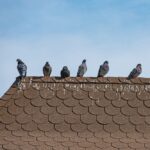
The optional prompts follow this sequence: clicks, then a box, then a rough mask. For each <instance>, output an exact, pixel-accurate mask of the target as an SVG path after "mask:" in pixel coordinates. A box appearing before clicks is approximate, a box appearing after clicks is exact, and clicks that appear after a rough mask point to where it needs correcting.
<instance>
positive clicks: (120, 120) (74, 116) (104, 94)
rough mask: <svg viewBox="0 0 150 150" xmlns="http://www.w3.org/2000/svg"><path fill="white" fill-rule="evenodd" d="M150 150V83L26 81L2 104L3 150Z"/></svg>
mask: <svg viewBox="0 0 150 150" xmlns="http://www.w3.org/2000/svg"><path fill="white" fill-rule="evenodd" d="M1 149H2V150H3V149H6V150H150V79H146V78H138V79H133V80H131V81H128V80H126V79H125V78H115V77H109V78H88V77H84V78H75V77H70V78H66V79H60V78H58V77H50V78H42V77H26V78H25V79H23V80H22V81H21V82H20V83H18V84H16V83H14V84H13V85H12V86H11V88H10V89H9V90H8V91H7V92H6V93H5V94H4V96H3V97H2V98H1V100H0V150H1Z"/></svg>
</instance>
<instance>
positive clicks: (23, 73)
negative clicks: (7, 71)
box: [16, 59, 27, 78]
mask: <svg viewBox="0 0 150 150" xmlns="http://www.w3.org/2000/svg"><path fill="white" fill-rule="evenodd" d="M16 61H17V62H18V65H17V69H18V72H19V74H20V77H21V78H23V77H26V75H27V66H26V64H25V63H24V62H23V61H22V60H21V59H17V60H16Z"/></svg>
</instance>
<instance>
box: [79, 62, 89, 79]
mask: <svg viewBox="0 0 150 150" xmlns="http://www.w3.org/2000/svg"><path fill="white" fill-rule="evenodd" d="M86 71H87V66H86V60H85V59H84V60H83V61H82V64H81V65H80V66H79V68H78V72H77V77H83V75H84V74H85V73H86Z"/></svg>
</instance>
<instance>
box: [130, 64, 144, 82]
mask: <svg viewBox="0 0 150 150" xmlns="http://www.w3.org/2000/svg"><path fill="white" fill-rule="evenodd" d="M141 73H142V65H141V64H137V66H136V68H134V69H133V70H132V71H131V72H130V74H129V76H128V79H129V80H130V79H133V78H136V77H138V76H139V75H140V74H141Z"/></svg>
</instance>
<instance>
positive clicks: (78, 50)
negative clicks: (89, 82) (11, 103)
mask: <svg viewBox="0 0 150 150" xmlns="http://www.w3.org/2000/svg"><path fill="white" fill-rule="evenodd" d="M149 35H150V0H0V70H1V73H0V96H2V95H3V94H4V93H5V92H6V91H7V90H8V89H9V88H10V86H11V84H12V83H13V82H14V81H15V79H16V77H17V76H18V71H17V68H16V67H17V63H16V59H17V58H20V59H22V60H23V61H24V62H25V63H26V65H27V66H28V71H27V72H28V73H27V75H28V76H42V67H43V66H44V64H45V62H46V61H49V63H50V65H51V66H52V68H53V70H52V76H60V70H61V69H62V67H63V66H64V65H67V66H68V68H69V70H70V72H71V76H76V73H77V69H78V66H79V65H80V64H81V62H82V60H83V59H86V60H87V66H88V70H87V73H86V74H85V76H90V77H95V76H97V72H98V69H99V66H100V65H101V64H102V63H103V62H104V61H105V60H108V61H109V65H110V71H109V73H108V75H107V76H115V77H118V76H122V77H126V76H128V74H129V72H130V71H131V70H132V69H133V68H134V67H135V66H136V65H137V64H138V63H141V64H142V68H143V72H142V74H141V77H150V66H149V64H150V59H149V57H150V36H149Z"/></svg>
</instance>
